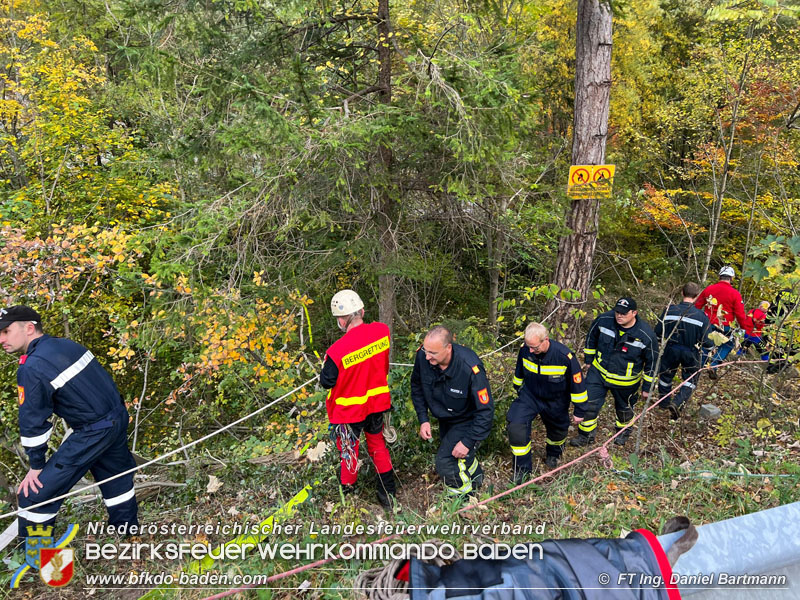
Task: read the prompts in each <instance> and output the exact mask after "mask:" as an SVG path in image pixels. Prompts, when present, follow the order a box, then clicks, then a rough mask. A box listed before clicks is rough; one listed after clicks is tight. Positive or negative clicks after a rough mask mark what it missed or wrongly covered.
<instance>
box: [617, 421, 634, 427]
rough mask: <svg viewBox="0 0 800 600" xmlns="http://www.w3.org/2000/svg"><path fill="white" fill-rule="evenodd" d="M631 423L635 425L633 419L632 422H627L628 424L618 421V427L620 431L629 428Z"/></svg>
mask: <svg viewBox="0 0 800 600" xmlns="http://www.w3.org/2000/svg"><path fill="white" fill-rule="evenodd" d="M631 423H633V419H631V420H630V421H627V422H625V423H623V422H622V421H617V427H619V428H620V429H622V428H623V427H627V426H628V425H630V424H631Z"/></svg>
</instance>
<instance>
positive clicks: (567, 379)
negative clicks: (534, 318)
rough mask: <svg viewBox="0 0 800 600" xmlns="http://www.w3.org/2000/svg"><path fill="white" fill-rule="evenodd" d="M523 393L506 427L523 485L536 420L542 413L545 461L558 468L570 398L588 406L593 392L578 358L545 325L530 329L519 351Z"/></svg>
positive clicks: (517, 383) (517, 380)
mask: <svg viewBox="0 0 800 600" xmlns="http://www.w3.org/2000/svg"><path fill="white" fill-rule="evenodd" d="M514 388H515V389H516V390H517V391H518V394H519V395H518V397H517V399H516V400H514V402H512V404H511V406H510V407H509V409H508V414H507V415H506V421H507V425H506V431H507V432H508V442H509V444H510V445H511V453H512V454H513V455H514V465H513V466H514V471H513V473H514V482H515V483H520V482H521V481H522V480H523V479H524V478H525V476H526V475H528V474H530V472H531V470H532V467H533V465H532V461H531V421H533V419H535V418H536V415H540V416H541V417H542V422H543V423H544V427H545V431H546V432H547V438H546V439H545V446H546V451H545V464H547V466H548V467H550V468H551V469H553V468H555V467H557V466H558V461H559V459H560V458H561V453H562V451H563V446H564V442H565V441H566V440H567V433H568V431H569V405H570V402H573V403H575V404H576V405H578V404H583V403H585V402H586V400H587V398H588V396H587V395H586V387H585V385H584V383H583V375H582V373H581V366H580V364H578V359H577V358H575V356H574V355H573V354H572V352H571V351H570V349H569V348H567V347H566V346H565V345H564V344H562V343H560V342H557V341H555V340H551V339H549V338H548V335H547V329H546V328H545V327H544V325H542V324H540V323H529V324H528V326H527V327H526V328H525V344H523V346H522V348H520V349H519V355H518V356H517V367H516V369H515V371H514Z"/></svg>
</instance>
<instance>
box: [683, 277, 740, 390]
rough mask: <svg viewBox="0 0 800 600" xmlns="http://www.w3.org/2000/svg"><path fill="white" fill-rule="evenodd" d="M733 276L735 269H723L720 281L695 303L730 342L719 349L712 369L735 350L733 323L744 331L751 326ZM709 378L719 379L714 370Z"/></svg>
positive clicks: (701, 293)
mask: <svg viewBox="0 0 800 600" xmlns="http://www.w3.org/2000/svg"><path fill="white" fill-rule="evenodd" d="M733 276H734V271H733V267H728V266H725V267H722V268H721V269H720V270H719V281H718V282H717V283H712V284H711V285H709V286H708V287H707V288H706V289H704V290H703V291H702V292H700V295H699V296H698V297H697V300H695V302H694V305H695V306H696V307H697V308H699V309H700V310H702V311H703V312H705V313H706V316H707V317H708V320H709V321H710V322H711V325H712V327H713V328H715V329H716V330H718V331H720V332H722V333H723V334H724V335H725V336H727V337H728V341H727V342H725V343H724V344H722V345H720V346H719V347H718V348H717V352H716V353H715V354H714V357H713V358H712V359H711V366H712V367H716V366H717V365H718V364H720V363H721V362H722V361H724V360H725V358H727V356H728V354H729V353H730V351H731V350H732V349H733V346H734V342H733V339H732V338H731V323H733V320H734V319H736V321H737V322H738V323H739V326H740V327H742V329H747V328H748V327H750V325H751V324H750V319H749V318H748V317H747V315H745V314H744V302H742V295H741V294H740V293H739V290H737V289H736V288H735V287H733V285H731V281H733ZM703 358H704V359H705V358H707V356H705V355H704V357H703ZM708 376H709V377H710V378H711V379H717V377H718V375H717V373H716V372H715V371H714V369H711V370H710V371H709V372H708Z"/></svg>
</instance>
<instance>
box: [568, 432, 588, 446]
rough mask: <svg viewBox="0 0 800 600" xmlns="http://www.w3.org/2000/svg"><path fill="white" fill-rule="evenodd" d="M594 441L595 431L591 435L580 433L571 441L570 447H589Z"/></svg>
mask: <svg viewBox="0 0 800 600" xmlns="http://www.w3.org/2000/svg"><path fill="white" fill-rule="evenodd" d="M593 441H594V431H592V432H591V433H584V432H583V431H578V435H576V436H575V437H574V438H572V439H571V440H570V441H569V445H570V446H588V445H589V444H591V443H592V442H593Z"/></svg>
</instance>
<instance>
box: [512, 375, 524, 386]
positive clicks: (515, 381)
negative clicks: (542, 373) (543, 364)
mask: <svg viewBox="0 0 800 600" xmlns="http://www.w3.org/2000/svg"><path fill="white" fill-rule="evenodd" d="M513 382H514V385H522V383H523V381H522V378H521V377H514V380H513Z"/></svg>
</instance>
